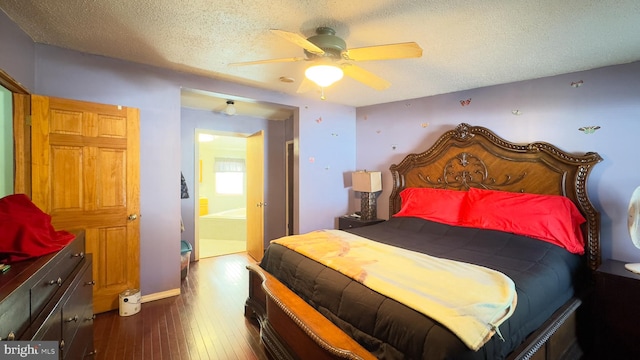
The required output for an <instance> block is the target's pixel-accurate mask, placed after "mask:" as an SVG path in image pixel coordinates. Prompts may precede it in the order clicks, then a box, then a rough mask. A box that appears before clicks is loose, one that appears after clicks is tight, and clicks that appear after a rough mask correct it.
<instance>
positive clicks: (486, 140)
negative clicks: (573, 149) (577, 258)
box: [389, 123, 602, 270]
mask: <svg viewBox="0 0 640 360" xmlns="http://www.w3.org/2000/svg"><path fill="white" fill-rule="evenodd" d="M600 161H602V158H601V157H600V155H598V154H597V153H595V152H589V153H586V154H584V155H573V154H569V153H567V152H564V151H562V150H560V149H558V148H557V147H555V146H553V145H551V144H548V143H544V142H535V143H530V144H514V143H511V142H509V141H506V140H504V139H502V138H500V137H498V136H497V135H496V134H494V133H493V132H491V131H490V130H488V129H486V128H484V127H480V126H471V125H469V124H464V123H463V124H460V125H458V126H457V127H456V128H455V129H454V130H450V131H447V132H446V133H444V134H443V135H442V136H441V137H440V138H439V139H438V140H437V141H436V142H435V144H434V145H433V146H431V147H430V148H429V149H428V150H426V151H424V152H422V153H419V154H411V155H408V156H407V157H405V158H404V159H403V160H402V161H401V162H400V163H399V164H397V165H396V164H393V165H391V167H390V170H391V174H392V176H393V190H392V191H391V195H390V198H389V214H390V215H393V214H395V213H397V212H398V211H399V210H400V206H401V199H400V192H401V191H402V190H403V189H405V188H409V187H432V188H441V189H455V190H468V189H469V188H470V187H476V188H483V189H491V190H502V191H513V192H525V193H534V194H550V195H562V196H566V197H568V198H569V199H571V200H572V201H573V202H574V203H575V204H576V206H577V207H578V209H579V210H580V211H581V212H582V214H583V216H584V217H585V219H587V222H586V223H585V224H584V225H583V229H582V230H583V234H584V237H585V244H586V249H585V254H586V256H587V262H588V266H589V268H590V269H592V270H595V269H596V268H597V267H598V266H599V265H600V214H599V213H598V211H596V209H595V208H594V207H593V205H592V204H591V201H590V200H589V195H588V194H587V189H586V188H587V177H588V175H589V172H590V171H591V169H592V168H593V166H594V165H595V164H597V163H598V162H600Z"/></svg>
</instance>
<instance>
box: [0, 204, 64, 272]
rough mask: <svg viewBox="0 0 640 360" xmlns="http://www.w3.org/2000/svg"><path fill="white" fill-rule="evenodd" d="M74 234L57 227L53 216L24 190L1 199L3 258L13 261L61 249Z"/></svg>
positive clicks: (1, 245) (0, 218) (0, 256)
mask: <svg viewBox="0 0 640 360" xmlns="http://www.w3.org/2000/svg"><path fill="white" fill-rule="evenodd" d="M74 238H75V235H73V234H72V233H70V232H68V231H56V230H55V229H54V228H53V226H52V225H51V216H50V215H49V214H46V213H44V212H42V210H40V209H39V208H38V207H37V206H36V205H35V204H34V203H32V202H31V200H30V199H29V198H28V197H27V196H26V195H24V194H13V195H9V196H5V197H3V198H2V199H0V262H2V263H13V262H16V261H21V260H26V259H30V258H33V257H38V256H42V255H46V254H49V253H52V252H55V251H58V250H60V249H62V248H63V247H65V246H66V245H67V244H69V243H70V242H71V241H72V240H73V239H74Z"/></svg>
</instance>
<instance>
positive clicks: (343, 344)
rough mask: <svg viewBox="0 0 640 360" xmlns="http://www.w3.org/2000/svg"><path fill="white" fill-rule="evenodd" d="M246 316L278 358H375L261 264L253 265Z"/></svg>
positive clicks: (265, 344) (251, 267)
mask: <svg viewBox="0 0 640 360" xmlns="http://www.w3.org/2000/svg"><path fill="white" fill-rule="evenodd" d="M247 269H249V298H248V299H247V301H246V303H245V316H246V317H253V316H254V317H255V318H256V319H257V320H258V323H259V324H260V337H261V339H262V342H263V344H264V346H265V348H266V350H267V352H268V353H269V355H270V356H271V357H273V358H275V359H314V360H315V359H354V360H355V359H375V357H374V356H373V355H371V353H370V352H368V351H367V350H365V349H364V348H363V347H362V346H360V344H358V343H357V342H356V341H355V340H353V339H352V338H351V337H349V336H348V335H347V334H345V333H344V332H343V331H342V330H340V329H339V328H338V327H337V326H335V325H334V324H333V323H332V322H330V321H329V320H328V319H327V318H325V317H324V316H322V315H321V314H320V313H318V312H317V311H316V310H315V309H314V308H312V307H311V306H310V305H309V304H307V303H306V302H305V301H304V300H302V299H301V298H300V297H298V296H297V295H296V294H295V293H294V292H292V291H291V290H289V288H287V287H286V286H284V285H283V284H282V283H281V282H280V281H278V280H277V279H276V278H274V277H273V276H271V275H270V274H269V273H267V272H266V271H264V270H263V269H262V268H260V267H259V266H258V265H249V266H247Z"/></svg>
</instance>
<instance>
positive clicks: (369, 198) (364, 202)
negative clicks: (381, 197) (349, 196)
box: [351, 170, 382, 220]
mask: <svg viewBox="0 0 640 360" xmlns="http://www.w3.org/2000/svg"><path fill="white" fill-rule="evenodd" d="M351 184H352V187H353V191H359V192H360V196H361V200H360V201H361V202H360V219H362V220H375V219H376V217H377V215H378V211H377V209H376V194H375V193H376V192H377V191H380V190H382V174H381V173H380V172H379V171H366V170H364V171H356V172H353V173H351Z"/></svg>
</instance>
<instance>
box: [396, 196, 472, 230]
mask: <svg viewBox="0 0 640 360" xmlns="http://www.w3.org/2000/svg"><path fill="white" fill-rule="evenodd" d="M466 195H467V192H466V191H458V190H445V189H434V188H406V189H404V190H402V192H400V198H401V199H402V207H401V208H400V211H398V212H397V213H396V214H395V215H393V216H395V217H401V216H413V217H418V218H422V219H426V220H431V221H436V222H440V223H444V224H449V225H458V224H459V223H460V210H461V209H462V204H463V202H464V199H465V197H466Z"/></svg>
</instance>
